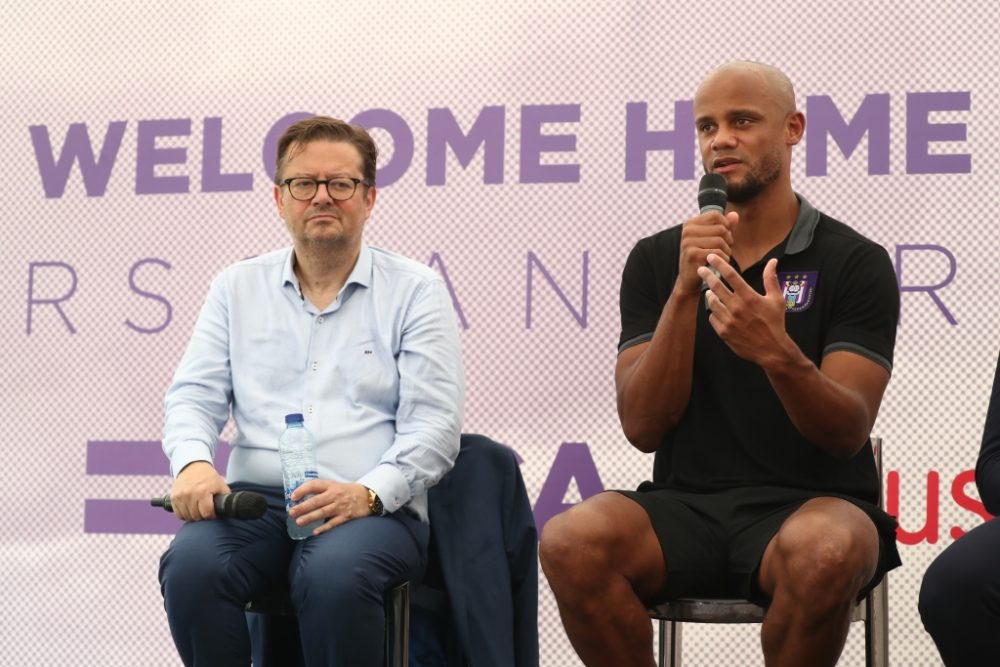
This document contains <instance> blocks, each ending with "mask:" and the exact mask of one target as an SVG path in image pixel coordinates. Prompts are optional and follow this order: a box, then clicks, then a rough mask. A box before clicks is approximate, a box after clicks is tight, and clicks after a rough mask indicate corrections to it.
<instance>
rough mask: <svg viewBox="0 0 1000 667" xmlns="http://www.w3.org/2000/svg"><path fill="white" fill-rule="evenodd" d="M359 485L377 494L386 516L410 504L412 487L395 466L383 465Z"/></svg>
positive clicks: (363, 478) (360, 480)
mask: <svg viewBox="0 0 1000 667" xmlns="http://www.w3.org/2000/svg"><path fill="white" fill-rule="evenodd" d="M358 484H361V485H362V486H365V487H368V488H369V489H371V490H372V491H374V492H375V494H376V495H377V496H378V498H379V500H381V501H382V507H384V508H385V512H386V514H391V513H392V512H395V511H396V510H398V509H399V508H401V507H403V506H404V505H405V504H406V503H408V502H410V498H411V495H410V485H409V484H407V482H406V478H405V477H403V473H402V472H400V471H399V468H396V467H395V466H391V465H388V464H385V463H383V464H381V465H379V466H377V467H376V468H375V469H374V470H372V471H371V472H370V473H368V474H366V475H365V476H363V477H362V478H361V479H359V480H358Z"/></svg>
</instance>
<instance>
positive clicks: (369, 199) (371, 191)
mask: <svg viewBox="0 0 1000 667" xmlns="http://www.w3.org/2000/svg"><path fill="white" fill-rule="evenodd" d="M377 194H378V192H377V190H376V188H375V186H374V185H371V186H369V187H368V192H367V193H365V208H366V209H368V215H366V216H365V219H367V218H368V216H369V215H371V214H372V209H373V208H375V197H376V195H377Z"/></svg>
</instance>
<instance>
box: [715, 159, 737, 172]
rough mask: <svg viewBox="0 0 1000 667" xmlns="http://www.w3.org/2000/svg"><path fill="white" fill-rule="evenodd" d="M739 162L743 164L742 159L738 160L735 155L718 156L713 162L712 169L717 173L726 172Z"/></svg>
mask: <svg viewBox="0 0 1000 667" xmlns="http://www.w3.org/2000/svg"><path fill="white" fill-rule="evenodd" d="M739 164H741V163H740V161H739V160H737V159H736V158H734V157H720V158H716V159H715V160H714V161H713V162H712V171H713V172H715V173H717V174H724V173H726V172H729V171H732V170H733V169H735V168H736V167H737V166H738V165H739Z"/></svg>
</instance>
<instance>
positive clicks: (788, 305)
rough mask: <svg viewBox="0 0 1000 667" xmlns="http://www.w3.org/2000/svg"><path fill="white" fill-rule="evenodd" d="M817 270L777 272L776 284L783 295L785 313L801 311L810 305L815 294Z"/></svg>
mask: <svg viewBox="0 0 1000 667" xmlns="http://www.w3.org/2000/svg"><path fill="white" fill-rule="evenodd" d="M818 278H819V271H785V272H780V273H778V284H779V285H781V294H782V295H783V296H784V297H785V312H786V313H801V312H802V311H803V310H806V309H808V308H809V306H811V305H812V303H813V299H814V297H815V296H816V283H817V282H818Z"/></svg>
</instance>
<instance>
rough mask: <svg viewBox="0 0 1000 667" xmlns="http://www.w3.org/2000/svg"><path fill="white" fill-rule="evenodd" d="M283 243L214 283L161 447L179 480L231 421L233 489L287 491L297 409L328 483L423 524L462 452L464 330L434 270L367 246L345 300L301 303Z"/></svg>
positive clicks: (174, 390) (176, 385)
mask: <svg viewBox="0 0 1000 667" xmlns="http://www.w3.org/2000/svg"><path fill="white" fill-rule="evenodd" d="M293 258H294V254H293V252H292V249H291V248H285V249H283V250H278V251H275V252H272V253H269V254H266V255H261V256H259V257H254V258H252V259H248V260H244V261H242V262H239V263H237V264H234V265H232V266H230V267H229V268H227V269H225V270H224V271H223V272H222V273H220V274H219V275H218V276H217V277H216V278H215V280H214V281H213V282H212V286H211V288H210V290H209V293H208V297H207V298H206V300H205V304H204V306H203V307H202V310H201V314H200V315H199V317H198V322H197V324H196V325H195V330H194V333H193V334H192V336H191V341H190V343H189V344H188V347H187V350H186V352H185V354H184V357H183V359H182V360H181V362H180V365H179V366H178V368H177V372H176V373H175V375H174V380H173V384H172V385H171V387H170V389H169V390H168V391H167V396H166V415H165V420H164V432H163V450H164V452H165V453H166V455H167V457H168V458H169V459H170V471H171V473H172V474H173V475H174V476H176V475H177V474H178V473H179V472H180V471H181V470H182V469H183V468H184V466H186V465H187V464H189V463H191V462H193V461H202V460H204V461H209V462H212V461H213V460H214V455H215V449H216V445H217V444H218V441H219V433H220V431H221V430H222V427H223V426H224V425H225V423H226V421H227V420H228V418H229V415H230V408H231V409H232V417H233V420H234V422H235V424H236V428H237V435H236V436H235V437H234V438H233V440H232V443H231V444H232V446H233V450H232V454H231V455H230V459H229V468H228V471H227V475H226V477H227V481H228V482H230V483H232V482H251V483H255V484H263V485H269V486H277V487H281V486H282V479H281V464H280V461H279V459H278V438H279V437H280V436H281V433H282V431H283V430H284V428H285V422H284V418H285V415H286V414H289V413H293V412H301V413H302V414H303V415H304V416H305V425H306V428H307V429H309V431H310V432H312V434H313V436H314V437H315V439H316V458H317V464H318V465H317V467H318V472H319V476H320V478H321V479H331V480H336V481H339V482H360V483H361V484H363V485H364V486H367V487H369V488H371V489H373V490H374V491H375V493H377V494H378V496H379V498H380V499H381V500H382V502H383V504H384V505H385V510H386V511H387V512H394V511H396V510H398V509H400V508H401V507H404V506H406V507H408V508H410V509H412V510H413V511H414V512H415V513H416V514H417V515H418V516H420V517H421V519H423V520H424V521H426V520H427V489H428V487H430V486H433V485H434V484H435V483H436V482H437V481H438V480H439V479H440V478H441V477H442V475H444V474H445V473H446V472H447V471H448V470H450V469H451V467H452V465H453V464H454V461H455V458H456V457H457V456H458V445H459V435H460V432H461V425H462V410H463V405H464V399H465V389H464V378H463V373H462V359H461V351H460V347H459V340H458V325H457V322H456V318H455V312H454V309H453V306H452V302H451V297H450V294H449V293H448V290H447V288H446V287H445V285H444V281H443V280H442V279H441V277H440V276H439V275H438V274H437V273H435V272H434V271H433V270H432V269H430V268H429V267H427V266H424V265H422V264H419V263H417V262H415V261H413V260H410V259H407V258H405V257H401V256H399V255H395V254H393V253H390V252H386V251H383V250H379V249H376V248H370V247H369V246H367V245H364V244H363V245H362V247H361V252H360V255H359V257H358V260H357V263H356V264H355V266H354V269H353V270H352V271H351V274H350V276H348V278H347V281H346V282H345V284H344V287H343V288H342V289H341V291H340V293H339V294H338V295H337V298H336V300H335V301H334V302H333V303H332V304H330V305H329V306H328V307H327V308H326V309H325V310H324V311H323V312H320V311H319V310H317V309H316V307H315V306H313V305H312V304H311V303H310V302H309V301H308V300H307V299H304V298H303V297H302V293H301V291H300V289H299V282H298V279H297V278H296V276H295V272H294V271H293Z"/></svg>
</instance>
